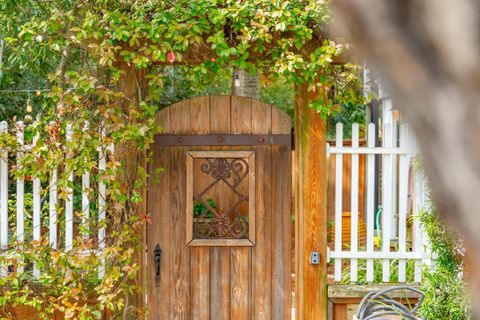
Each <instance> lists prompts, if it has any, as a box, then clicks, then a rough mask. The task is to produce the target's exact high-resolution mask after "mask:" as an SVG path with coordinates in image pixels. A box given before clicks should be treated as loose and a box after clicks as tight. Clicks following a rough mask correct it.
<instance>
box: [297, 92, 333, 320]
mask: <svg viewBox="0 0 480 320" xmlns="http://www.w3.org/2000/svg"><path fill="white" fill-rule="evenodd" d="M307 87H308V84H303V85H300V86H298V87H296V90H295V91H296V96H295V154H294V155H295V163H296V167H295V168H294V170H295V175H294V176H295V181H294V188H295V214H296V216H295V217H296V219H295V228H296V230H295V231H296V233H295V249H296V250H295V251H296V253H295V254H296V261H295V270H296V274H295V276H296V279H297V283H296V299H297V300H296V309H297V310H296V319H298V320H303V319H308V320H316V319H319V320H320V319H322V320H323V319H326V318H327V261H326V253H327V252H326V250H327V222H326V219H327V206H326V204H327V196H326V192H327V179H326V177H327V156H326V146H327V144H326V122H325V121H324V120H323V119H322V118H321V117H320V115H319V114H318V113H317V112H315V110H313V109H311V108H310V107H309V102H310V101H311V100H313V99H315V97H316V94H315V93H312V92H308V90H307ZM315 251H316V252H320V264H319V265H311V264H310V263H309V260H310V253H311V252H315Z"/></svg>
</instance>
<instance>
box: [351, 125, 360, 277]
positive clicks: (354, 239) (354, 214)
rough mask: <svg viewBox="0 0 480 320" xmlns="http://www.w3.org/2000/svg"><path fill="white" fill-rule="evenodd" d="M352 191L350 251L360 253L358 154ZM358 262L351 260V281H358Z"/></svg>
mask: <svg viewBox="0 0 480 320" xmlns="http://www.w3.org/2000/svg"><path fill="white" fill-rule="evenodd" d="M358 135H359V126H358V123H354V124H353V125H352V147H353V148H358V145H359V144H358ZM351 188H352V190H351V210H350V211H351V225H350V234H351V238H350V251H351V252H353V253H356V252H357V251H358V154H356V153H353V154H352V187H351ZM357 268H358V260H357V259H355V258H353V259H351V260H350V281H352V282H356V281H357V271H358V270H357Z"/></svg>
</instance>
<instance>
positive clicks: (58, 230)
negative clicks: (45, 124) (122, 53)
mask: <svg viewBox="0 0 480 320" xmlns="http://www.w3.org/2000/svg"><path fill="white" fill-rule="evenodd" d="M50 125H51V126H54V125H56V124H55V123H53V122H52V123H50ZM83 130H84V131H85V130H88V123H85V126H84V128H83ZM11 131H12V133H14V134H15V136H16V140H17V149H16V154H15V156H14V159H13V163H14V164H15V165H14V166H12V168H10V166H9V154H8V151H7V150H5V149H0V249H1V250H0V255H2V254H3V250H5V249H7V248H9V245H11V244H13V243H14V242H16V243H18V245H20V246H22V245H24V244H23V243H27V242H30V241H32V240H33V245H41V241H43V240H44V239H45V240H48V244H49V245H50V247H51V248H52V249H54V250H57V249H62V250H65V251H71V250H74V249H76V248H74V236H75V231H76V228H77V223H76V221H75V220H74V219H75V217H74V214H75V212H74V210H76V209H75V208H76V207H75V205H76V199H77V196H78V197H81V205H80V206H79V207H80V208H79V211H80V212H81V213H82V219H81V222H80V223H81V225H82V226H83V227H84V228H83V230H84V234H83V235H82V234H81V233H80V236H82V237H83V238H84V239H85V240H89V241H90V240H94V239H96V240H98V241H97V248H95V249H94V250H93V251H90V250H88V252H94V253H95V254H98V255H102V253H103V251H104V250H105V247H106V245H105V239H106V233H107V229H106V216H107V208H106V201H105V199H106V196H107V186H106V185H105V183H104V178H103V175H104V174H105V169H106V165H107V157H108V154H112V153H113V144H110V145H107V146H102V147H99V149H98V160H96V161H98V175H99V178H98V190H93V192H92V189H91V188H92V172H89V171H88V170H85V171H84V172H82V173H81V174H78V177H77V168H71V167H65V168H64V167H57V166H56V167H52V168H50V172H49V173H48V176H47V179H46V180H47V181H46V182H45V183H46V184H48V185H47V186H45V188H47V189H46V190H45V192H44V193H43V192H42V181H41V178H40V177H39V176H36V175H35V173H33V174H32V177H31V178H32V179H31V180H30V179H29V178H27V176H21V175H19V174H17V175H15V172H14V170H17V169H22V165H23V164H22V158H23V157H24V155H25V153H26V152H29V150H32V149H33V148H35V147H36V146H37V145H38V144H39V139H42V137H41V136H40V134H39V133H36V135H35V136H34V137H33V141H28V140H27V136H26V135H25V131H26V126H25V125H24V124H23V122H21V121H20V122H17V123H16V124H15V126H14V128H12V130H11ZM8 132H9V128H8V124H7V122H6V121H2V122H0V133H8ZM102 134H103V135H104V136H105V132H102ZM73 137H74V132H73V127H72V125H71V124H68V123H67V125H66V127H65V140H66V143H65V146H64V147H65V152H66V154H65V155H66V156H67V157H70V156H72V155H74V153H75V152H76V151H75V150H73V146H72V141H73ZM45 138H46V139H50V141H51V142H52V141H55V139H56V138H55V137H52V136H50V137H45ZM10 156H11V155H10ZM91 160H92V159H85V161H91ZM15 168H16V169H15ZM10 170H12V171H10ZM17 172H18V171H17ZM95 174H97V172H95ZM14 175H15V176H14ZM60 175H62V177H64V175H65V176H66V178H67V181H66V182H67V184H66V185H65V186H62V187H60V185H59V177H60ZM10 177H12V178H13V179H15V180H14V182H15V191H14V193H13V194H12V195H9V192H8V190H9V179H10ZM30 181H31V182H30ZM93 181H97V180H96V178H95V180H93ZM30 183H31V189H30V188H28V187H29V184H30ZM77 184H81V185H80V186H79V187H80V189H79V190H81V191H76V190H77ZM60 188H62V189H60ZM29 190H31V191H29ZM95 191H98V192H95ZM76 192H78V193H79V194H78V195H77V194H76ZM93 195H95V196H96V197H97V196H98V199H95V201H97V200H98V207H99V208H98V220H97V221H96V224H97V226H96V227H98V229H97V230H98V234H97V235H96V236H95V235H91V230H90V227H91V226H93V225H94V223H91V221H90V216H91V215H92V213H91V210H95V211H96V210H97V209H92V208H91V202H92V201H93V200H92V196H93ZM9 196H12V198H11V199H12V200H14V203H15V209H14V210H12V211H15V212H9V208H8V201H9ZM30 197H31V198H30ZM60 197H62V199H63V198H64V199H65V201H60ZM29 199H32V200H31V201H32V204H31V208H30V207H29V206H27V204H28V202H27V201H29ZM43 203H45V204H46V206H47V208H45V209H47V210H48V212H45V213H46V215H47V216H48V217H47V218H46V221H45V223H44V224H42V219H43V218H42V217H43V216H42V205H43ZM27 210H28V211H29V210H31V212H28V211H27ZM59 213H64V215H65V217H64V218H65V219H61V223H60V219H59V216H58V215H59ZM9 214H12V216H10V217H9ZM29 214H31V221H27V216H29ZM9 219H10V221H14V222H15V227H14V228H12V229H11V230H9V222H8V221H9ZM28 219H30V218H28ZM47 221H48V223H47ZM30 222H31V228H30ZM81 230H82V228H80V229H79V232H80V231H81ZM43 233H44V234H43ZM42 237H45V238H42ZM90 237H92V238H91V239H90ZM60 242H62V244H60ZM63 245H64V246H63ZM80 254H84V251H83V250H82V251H81V252H80ZM105 262H106V259H105V258H104V257H102V258H101V267H100V268H99V270H98V271H99V276H100V277H103V276H104V273H105ZM27 268H29V270H26V269H27ZM9 272H17V273H23V272H29V273H30V272H31V274H32V276H33V278H34V279H39V278H40V277H41V273H42V270H41V268H40V267H39V266H38V265H37V264H36V263H35V262H33V264H32V265H28V264H25V263H24V261H22V258H20V257H17V258H16V261H15V260H14V261H13V262H8V265H6V264H5V263H1V264H0V277H2V278H5V277H6V276H7V275H8V273H9Z"/></svg>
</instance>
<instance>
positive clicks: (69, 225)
mask: <svg viewBox="0 0 480 320" xmlns="http://www.w3.org/2000/svg"><path fill="white" fill-rule="evenodd" d="M66 131H67V132H66V134H67V148H68V144H69V142H71V141H72V125H71V124H67V130H66ZM67 152H71V151H70V150H68V151H67ZM67 183H68V185H67V190H66V192H67V199H66V200H65V251H69V250H72V247H73V188H72V187H71V185H72V184H73V172H72V171H70V172H68V181H67Z"/></svg>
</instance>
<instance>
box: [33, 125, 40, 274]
mask: <svg viewBox="0 0 480 320" xmlns="http://www.w3.org/2000/svg"><path fill="white" fill-rule="evenodd" d="M38 139H39V135H38V133H37V134H36V135H35V137H34V138H33V145H36V144H37V142H38ZM32 191H33V217H32V218H33V240H34V241H38V242H39V241H40V237H41V220H40V219H41V212H42V208H41V201H42V199H41V194H40V193H41V184H40V179H39V178H36V177H35V178H33V190H32ZM33 277H34V278H35V279H38V278H39V277H40V270H39V269H38V267H37V264H36V263H35V262H34V264H33Z"/></svg>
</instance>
